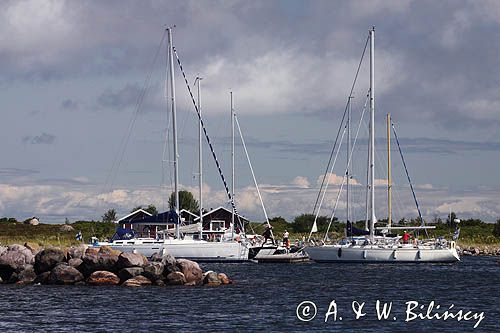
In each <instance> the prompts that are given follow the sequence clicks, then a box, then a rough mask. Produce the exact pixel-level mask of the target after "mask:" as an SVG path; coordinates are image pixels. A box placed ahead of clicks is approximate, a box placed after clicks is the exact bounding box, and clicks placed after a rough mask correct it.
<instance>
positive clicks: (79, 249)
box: [67, 244, 88, 260]
mask: <svg viewBox="0 0 500 333" xmlns="http://www.w3.org/2000/svg"><path fill="white" fill-rule="evenodd" d="M87 249H88V245H85V244H80V245H78V246H72V247H70V248H69V249H68V255H67V257H68V260H69V259H82V257H83V256H84V255H85V252H86V251H87Z"/></svg>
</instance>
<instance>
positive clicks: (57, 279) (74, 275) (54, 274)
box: [48, 264, 84, 284]
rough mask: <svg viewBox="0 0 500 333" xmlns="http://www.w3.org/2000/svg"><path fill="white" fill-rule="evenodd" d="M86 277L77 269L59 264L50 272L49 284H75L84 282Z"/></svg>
mask: <svg viewBox="0 0 500 333" xmlns="http://www.w3.org/2000/svg"><path fill="white" fill-rule="evenodd" d="M83 280H84V276H83V274H82V273H80V272H79V271H78V270H77V269H76V268H74V267H72V266H68V265H64V264H59V265H57V266H56V267H54V269H53V270H52V271H51V272H50V275H49V277H48V283H50V284H75V283H77V282H80V281H83Z"/></svg>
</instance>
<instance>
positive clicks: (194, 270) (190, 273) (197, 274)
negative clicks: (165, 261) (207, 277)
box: [177, 259, 203, 285]
mask: <svg viewBox="0 0 500 333" xmlns="http://www.w3.org/2000/svg"><path fill="white" fill-rule="evenodd" d="M177 267H178V268H179V270H180V271H181V272H182V273H183V274H184V276H185V277H186V283H187V284H189V285H197V284H201V283H202V282H203V271H202V270H201V268H200V266H199V265H198V263H196V262H194V261H191V260H187V259H178V260H177Z"/></svg>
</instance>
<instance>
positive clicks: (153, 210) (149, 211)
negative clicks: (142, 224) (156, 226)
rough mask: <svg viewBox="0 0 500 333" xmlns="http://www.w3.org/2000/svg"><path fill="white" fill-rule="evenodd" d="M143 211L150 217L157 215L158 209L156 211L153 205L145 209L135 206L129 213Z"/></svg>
mask: <svg viewBox="0 0 500 333" xmlns="http://www.w3.org/2000/svg"><path fill="white" fill-rule="evenodd" d="M139 209H143V210H145V211H146V212H148V213H149V214H151V215H157V214H158V209H156V206H155V205H153V204H150V205H149V206H148V207H147V208H142V206H137V207H135V208H134V209H132V210H131V211H130V212H131V213H133V212H135V211H136V210H139Z"/></svg>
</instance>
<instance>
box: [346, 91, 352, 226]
mask: <svg viewBox="0 0 500 333" xmlns="http://www.w3.org/2000/svg"><path fill="white" fill-rule="evenodd" d="M351 102H352V96H349V102H348V104H349V105H348V108H347V162H346V163H347V167H346V171H345V175H346V177H347V184H346V185H347V188H346V211H347V213H346V223H349V178H351V176H350V174H349V160H350V157H351Z"/></svg>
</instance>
